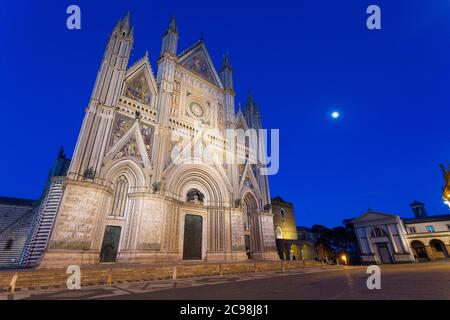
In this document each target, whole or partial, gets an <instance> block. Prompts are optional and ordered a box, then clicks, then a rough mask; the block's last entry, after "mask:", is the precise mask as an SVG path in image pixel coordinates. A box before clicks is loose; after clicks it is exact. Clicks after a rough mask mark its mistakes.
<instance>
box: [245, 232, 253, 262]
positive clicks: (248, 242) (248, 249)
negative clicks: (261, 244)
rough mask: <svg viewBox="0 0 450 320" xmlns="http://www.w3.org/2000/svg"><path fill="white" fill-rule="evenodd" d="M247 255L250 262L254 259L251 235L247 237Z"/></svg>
mask: <svg viewBox="0 0 450 320" xmlns="http://www.w3.org/2000/svg"><path fill="white" fill-rule="evenodd" d="M245 253H246V254H247V257H248V259H249V260H250V259H252V248H251V242H250V236H249V235H245Z"/></svg>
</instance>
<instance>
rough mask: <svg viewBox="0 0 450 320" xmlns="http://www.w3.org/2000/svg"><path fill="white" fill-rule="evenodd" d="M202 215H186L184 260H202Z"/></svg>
mask: <svg viewBox="0 0 450 320" xmlns="http://www.w3.org/2000/svg"><path fill="white" fill-rule="evenodd" d="M202 228H203V219H202V217H201V216H194V215H190V214H188V215H186V217H185V220H184V244H183V260H202Z"/></svg>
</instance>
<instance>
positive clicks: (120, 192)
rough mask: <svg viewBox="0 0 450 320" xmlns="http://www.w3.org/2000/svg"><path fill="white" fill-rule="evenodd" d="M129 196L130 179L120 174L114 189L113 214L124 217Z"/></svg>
mask: <svg viewBox="0 0 450 320" xmlns="http://www.w3.org/2000/svg"><path fill="white" fill-rule="evenodd" d="M127 198H128V180H127V178H126V177H125V176H120V177H119V178H118V179H117V181H116V186H115V189H114V200H113V206H112V211H111V214H110V215H111V216H114V217H124V216H125V208H126V204H127Z"/></svg>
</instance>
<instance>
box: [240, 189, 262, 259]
mask: <svg viewBox="0 0 450 320" xmlns="http://www.w3.org/2000/svg"><path fill="white" fill-rule="evenodd" d="M242 208H243V211H244V220H245V224H246V226H245V229H246V230H245V231H246V232H247V233H248V234H247V235H246V239H248V242H247V241H246V243H245V251H246V252H247V256H248V258H249V259H254V258H255V252H260V251H261V242H260V233H259V228H260V222H259V216H258V202H257V200H256V198H255V196H254V195H253V194H252V193H251V192H247V193H246V194H245V196H244V198H243V202H242Z"/></svg>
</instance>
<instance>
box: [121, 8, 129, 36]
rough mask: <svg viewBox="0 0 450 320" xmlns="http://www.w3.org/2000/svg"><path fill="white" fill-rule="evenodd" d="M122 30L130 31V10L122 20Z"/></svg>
mask: <svg viewBox="0 0 450 320" xmlns="http://www.w3.org/2000/svg"><path fill="white" fill-rule="evenodd" d="M122 30H123V31H127V32H128V31H130V11H128V12H127V15H126V16H125V18H123V20H122Z"/></svg>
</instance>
